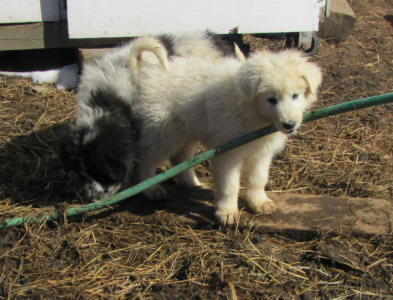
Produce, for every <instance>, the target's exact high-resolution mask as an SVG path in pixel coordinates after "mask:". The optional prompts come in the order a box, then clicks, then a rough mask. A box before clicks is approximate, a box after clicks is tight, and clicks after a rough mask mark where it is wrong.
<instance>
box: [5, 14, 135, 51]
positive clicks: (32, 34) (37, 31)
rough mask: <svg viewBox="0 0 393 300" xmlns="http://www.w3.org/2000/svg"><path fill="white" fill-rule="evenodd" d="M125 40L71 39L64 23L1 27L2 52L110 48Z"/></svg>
mask: <svg viewBox="0 0 393 300" xmlns="http://www.w3.org/2000/svg"><path fill="white" fill-rule="evenodd" d="M125 40H128V39H127V38H107V39H70V38H69V37H68V28H67V23H66V22H64V21H62V22H48V23H33V24H13V25H2V26H0V51H5V50H27V49H43V48H80V47H84V48H90V47H108V46H114V45H118V44H120V43H121V42H122V41H125Z"/></svg>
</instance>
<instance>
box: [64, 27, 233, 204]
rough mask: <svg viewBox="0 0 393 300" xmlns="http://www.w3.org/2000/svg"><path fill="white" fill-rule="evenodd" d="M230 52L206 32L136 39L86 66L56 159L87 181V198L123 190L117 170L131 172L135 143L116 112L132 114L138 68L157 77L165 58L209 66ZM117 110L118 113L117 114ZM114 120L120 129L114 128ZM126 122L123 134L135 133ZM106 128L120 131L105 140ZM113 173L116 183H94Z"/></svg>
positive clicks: (122, 115) (96, 197) (230, 52)
mask: <svg viewBox="0 0 393 300" xmlns="http://www.w3.org/2000/svg"><path fill="white" fill-rule="evenodd" d="M233 51H234V49H233V45H232V46H228V45H226V44H225V43H224V42H223V41H221V40H219V39H217V37H216V36H214V35H212V34H210V33H208V32H188V33H183V34H175V35H172V34H170V35H163V36H158V37H142V38H137V39H135V40H133V41H131V42H130V43H128V44H126V45H124V46H122V47H118V48H114V49H113V50H111V51H109V52H108V53H107V54H105V55H104V56H103V57H101V58H98V59H96V61H94V62H92V63H88V64H85V65H84V66H83V71H82V74H81V77H80V83H79V86H78V90H77V94H76V100H77V115H76V122H75V124H74V125H73V127H72V131H71V137H70V138H68V139H67V140H66V141H65V143H64V145H62V150H61V151H60V156H61V158H62V160H63V162H64V164H65V166H66V167H68V168H69V169H73V170H74V171H76V172H77V173H79V174H80V175H82V176H83V177H84V178H85V180H86V181H87V183H86V184H85V192H86V196H87V197H88V198H92V199H99V198H102V197H106V196H110V195H112V194H114V193H115V192H116V191H117V190H118V189H119V188H120V186H121V185H122V184H124V183H125V186H126V185H127V182H123V181H122V180H121V179H120V178H123V176H122V175H121V174H123V173H124V172H122V171H120V169H122V170H124V169H127V170H128V173H132V171H133V167H132V166H133V165H134V160H133V157H134V155H133V153H132V152H133V151H134V148H133V147H132V146H131V144H132V143H134V142H136V141H134V139H135V137H134V135H133V136H131V135H127V134H125V133H123V134H122V135H121V134H120V129H121V130H124V127H125V125H124V120H123V117H124V111H123V110H122V109H121V107H123V108H124V106H126V107H129V111H130V114H131V115H132V114H133V112H132V106H133V102H134V100H135V99H136V97H137V93H138V80H139V79H138V77H139V70H140V68H141V67H145V68H146V70H148V69H150V68H151V69H152V70H155V69H156V68H157V69H160V70H161V71H163V73H162V74H167V73H166V70H167V68H168V59H169V60H171V59H172V58H173V59H176V58H177V57H179V56H182V57H195V58H199V59H203V60H205V61H206V60H208V61H210V62H213V61H217V60H220V59H221V58H223V57H224V56H226V55H231V56H233V54H234V53H233ZM239 51H240V50H238V52H237V53H236V55H237V56H239ZM240 53H241V51H240ZM168 56H169V57H168ZM163 76H165V75H163ZM163 80H165V79H163ZM97 101H99V102H100V103H97ZM119 102H120V103H119ZM118 110H120V111H122V113H121V114H120V115H119V111H118ZM119 117H120V118H119ZM118 119H120V120H122V121H120V120H119V121H118ZM117 121H118V123H119V124H118V125H114V123H116V122H117ZM129 123H130V124H129V125H127V126H126V127H127V130H126V131H127V132H128V131H129V132H135V133H136V132H137V131H138V128H137V127H138V126H135V125H137V123H138V122H137V121H136V120H134V119H133V120H129ZM110 126H112V127H113V126H118V129H119V130H115V131H116V132H117V133H118V134H117V135H109V136H108V137H107V138H106V137H105V134H106V133H107V132H108V130H107V129H108V128H110V130H109V132H110V131H112V130H113V128H112V127H110ZM104 133H105V134H104ZM136 135H137V134H135V136H136ZM125 144H126V145H127V147H125V146H124V145H125ZM92 145H94V146H92ZM128 148H130V151H128V153H129V155H127V157H124V156H125V155H124V153H123V155H119V154H118V153H119V152H121V151H120V150H121V149H122V150H124V149H128ZM103 149H105V151H103ZM135 150H136V149H135ZM123 152H124V151H123ZM124 161H128V162H127V163H124ZM92 167H94V168H92ZM116 170H118V171H117V173H118V174H117V175H118V176H117V177H118V178H119V179H118V180H116V182H115V183H113V184H112V185H110V186H108V184H107V183H106V184H104V183H103V182H101V181H100V179H99V178H98V175H97V174H100V175H105V174H108V173H111V175H112V176H113V177H116V176H115V175H116V174H114V173H116ZM108 171H110V172H108ZM93 173H94V174H93ZM93 178H95V179H93Z"/></svg>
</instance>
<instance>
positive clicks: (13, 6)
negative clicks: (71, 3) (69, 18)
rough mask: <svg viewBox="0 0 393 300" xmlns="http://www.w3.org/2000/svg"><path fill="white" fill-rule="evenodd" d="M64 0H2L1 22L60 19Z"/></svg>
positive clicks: (0, 9)
mask: <svg viewBox="0 0 393 300" xmlns="http://www.w3.org/2000/svg"><path fill="white" fill-rule="evenodd" d="M62 1H63V0H0V23H2V24H8V23H34V22H46V21H59V20H60V19H63V18H62V16H63V15H62V9H64V2H62Z"/></svg>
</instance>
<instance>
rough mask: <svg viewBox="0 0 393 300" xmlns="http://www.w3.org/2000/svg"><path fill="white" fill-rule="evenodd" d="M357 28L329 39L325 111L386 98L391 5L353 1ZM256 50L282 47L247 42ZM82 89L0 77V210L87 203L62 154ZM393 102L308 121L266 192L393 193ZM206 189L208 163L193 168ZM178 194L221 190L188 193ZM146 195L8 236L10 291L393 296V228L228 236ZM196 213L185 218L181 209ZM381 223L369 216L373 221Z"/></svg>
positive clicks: (4, 243) (392, 43)
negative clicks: (382, 232)
mask: <svg viewBox="0 0 393 300" xmlns="http://www.w3.org/2000/svg"><path fill="white" fill-rule="evenodd" d="M352 2H353V7H354V9H355V12H356V14H357V23H356V25H355V30H354V32H353V34H352V35H351V36H350V37H349V38H348V40H347V41H346V42H344V43H342V44H339V45H336V44H335V43H334V42H332V41H327V42H326V41H322V42H321V48H320V51H319V52H318V53H317V55H316V57H315V58H314V60H315V61H317V62H318V63H319V64H320V65H321V67H322V69H323V70H324V73H325V78H324V83H323V86H322V89H321V97H320V98H321V100H320V101H319V103H318V105H317V106H318V107H322V106H327V105H331V104H335V103H337V102H342V101H347V100H353V99H357V98H362V97H366V96H372V95H377V94H382V93H386V92H390V91H391V90H392V87H393V79H392V78H391V74H393V52H392V51H391V49H393V38H392V37H393V28H392V27H391V25H390V23H388V22H387V21H386V20H385V19H384V15H387V14H393V6H392V3H391V2H389V1H382V0H377V1H374V0H373V1H372V0H368V1H352ZM247 39H248V41H249V42H251V44H252V46H253V47H254V48H259V47H265V46H269V47H270V46H271V47H279V46H280V41H269V40H265V39H256V38H252V37H247ZM74 111H75V102H74V92H61V91H57V90H55V89H54V88H53V87H51V86H46V85H35V84H32V83H31V82H30V81H28V80H25V79H16V78H6V77H0V170H1V171H0V218H1V219H3V218H5V217H14V216H22V215H30V214H34V213H36V212H43V211H48V210H52V209H55V208H56V209H63V208H65V207H68V206H70V205H71V204H83V203H84V199H83V198H82V197H80V196H79V194H78V191H79V190H80V186H79V182H78V180H77V178H76V177H75V176H74V175H73V174H69V173H67V172H65V171H64V170H63V169H62V167H61V165H60V163H59V161H58V159H57V158H56V156H55V154H56V147H57V146H56V144H57V142H58V139H59V137H60V136H61V131H62V129H63V127H64V126H65V124H67V123H68V122H70V121H72V119H73V116H74ZM391 124H393V107H392V106H391V105H390V106H381V107H374V108H370V109H366V110H362V111H358V112H354V113H350V114H345V115H341V116H337V117H331V118H327V119H323V120H319V121H317V122H312V123H308V124H304V126H303V127H302V131H301V133H300V134H299V135H298V136H296V137H294V138H291V140H290V142H289V143H288V146H287V148H286V150H285V151H284V152H283V153H281V154H280V155H279V156H278V157H277V158H276V159H275V161H274V164H273V166H272V171H271V179H270V181H269V186H268V189H269V190H273V191H291V192H296V193H312V194H318V195H320V194H329V195H334V196H351V197H366V198H367V197H375V198H384V199H388V200H391V199H393V176H392V175H393V133H392V126H391ZM197 171H198V174H199V176H201V177H202V180H203V181H204V182H205V183H206V184H207V186H209V184H210V181H211V178H210V172H209V164H208V163H205V164H203V166H199V167H198V168H197ZM167 186H168V187H169V190H170V197H171V198H173V199H177V200H178V201H182V200H183V198H184V201H187V200H189V198H191V199H193V200H194V199H196V201H197V200H198V199H199V198H198V197H200V195H202V194H203V193H205V194H206V197H207V198H211V191H210V190H208V189H207V190H205V191H202V192H201V191H199V192H198V193H193V192H192V191H190V192H187V193H185V194H183V193H182V192H180V191H181V190H179V189H178V188H176V187H175V186H174V185H173V183H171V182H169V183H168V184H167ZM141 203H144V204H145V200H144V199H143V198H141V197H135V198H134V199H130V200H129V201H128V203H123V204H121V205H119V206H118V207H115V208H113V209H107V210H103V211H101V212H97V213H91V214H88V215H85V216H82V217H78V218H75V219H72V220H66V219H63V220H60V221H59V222H58V223H57V222H50V223H47V224H44V223H38V224H34V225H31V226H25V227H21V228H12V229H7V230H2V231H0V299H2V298H4V299H6V298H18V299H36V298H37V299H41V298H43V299H48V298H50V299H53V298H58V299H62V298H64V299H73V298H74V299H91V298H103V299H112V298H115V299H176V298H180V299H266V298H269V299H270V298H272V299H291V298H301V299H321V298H325V299H381V298H386V299H388V298H393V276H392V274H393V240H392V236H358V235H354V234H343V233H337V232H336V233H322V234H321V233H316V232H314V233H310V232H308V233H301V232H280V233H277V232H270V233H266V232H259V231H258V230H257V229H255V228H241V229H233V230H218V229H217V228H214V227H212V226H211V220H209V217H210V216H204V218H205V219H207V221H206V222H205V223H206V224H205V225H203V226H200V227H191V226H185V225H184V224H183V223H181V222H180V221H179V220H181V218H179V220H165V219H163V218H162V217H160V211H161V210H165V209H166V208H167V207H168V204H167V203H165V202H164V203H158V204H154V205H155V206H154V205H153V204H152V205H151V206H152V207H150V208H149V209H145V210H143V209H142V208H139V207H138V204H141ZM182 214H186V213H185V212H182V213H181V212H179V215H182ZM370 222H372V220H370Z"/></svg>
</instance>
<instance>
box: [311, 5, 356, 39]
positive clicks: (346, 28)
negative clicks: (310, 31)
mask: <svg viewBox="0 0 393 300" xmlns="http://www.w3.org/2000/svg"><path fill="white" fill-rule="evenodd" d="M355 19H356V16H355V13H354V11H353V10H352V8H351V6H350V5H349V3H348V2H347V1H346V0H331V1H330V14H329V16H328V17H326V18H321V20H322V21H321V22H320V24H319V31H318V35H319V37H320V38H323V39H327V40H336V41H337V42H343V41H345V40H346V39H347V37H348V35H349V34H350V33H351V32H352V30H353V26H354V24H355Z"/></svg>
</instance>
